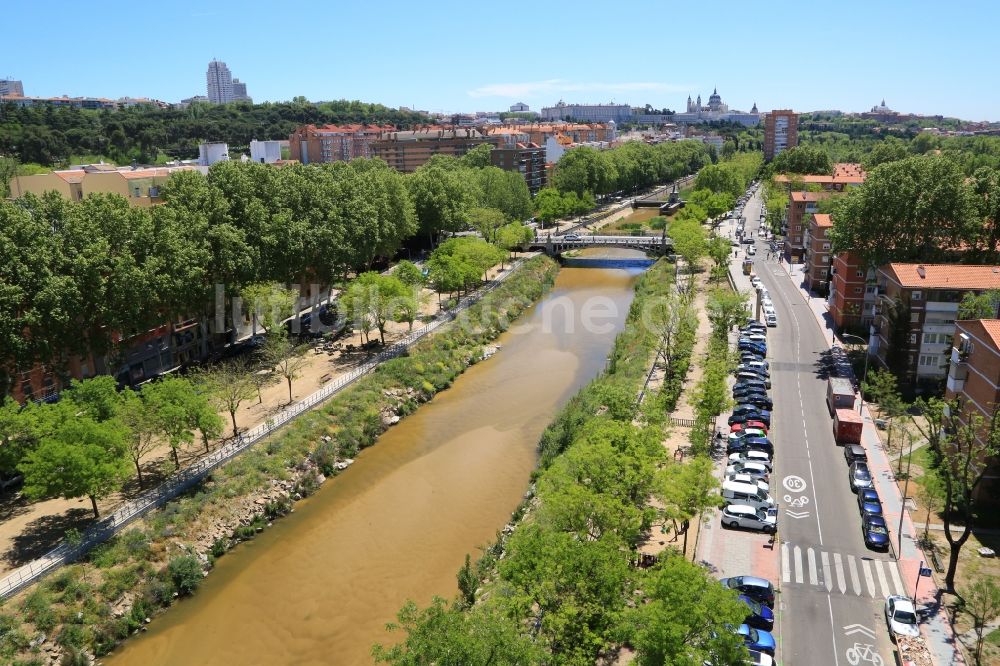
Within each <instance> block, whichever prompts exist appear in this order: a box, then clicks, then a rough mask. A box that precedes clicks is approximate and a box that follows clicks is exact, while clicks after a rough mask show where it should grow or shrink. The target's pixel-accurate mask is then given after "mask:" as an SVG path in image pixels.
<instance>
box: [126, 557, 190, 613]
mask: <svg viewBox="0 0 1000 666" xmlns="http://www.w3.org/2000/svg"><path fill="white" fill-rule="evenodd" d="M188 557H190V556H188ZM192 559H194V558H193V557H192ZM198 568H199V571H200V569H201V567H200V566H199V567H198ZM175 592H177V588H175V587H174V582H173V580H172V579H171V578H168V577H166V576H162V575H160V576H154V577H153V578H152V579H151V580H150V581H149V582H148V583H146V585H144V586H143V588H142V593H141V595H140V596H141V598H142V602H143V606H144V607H145V608H143V613H142V616H143V618H145V616H147V615H149V614H150V613H151V612H152V611H153V610H154V609H155V608H156V607H157V606H159V607H163V608H165V607H167V606H169V605H170V604H172V603H173V602H174V593H175ZM141 620H142V618H140V622H141Z"/></svg>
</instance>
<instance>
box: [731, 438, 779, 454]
mask: <svg viewBox="0 0 1000 666" xmlns="http://www.w3.org/2000/svg"><path fill="white" fill-rule="evenodd" d="M744 451H763V452H764V453H767V454H768V455H774V444H772V443H771V440H769V439H768V438H767V437H742V438H740V439H737V440H730V441H729V442H727V443H726V455H730V454H733V453H743V452H744Z"/></svg>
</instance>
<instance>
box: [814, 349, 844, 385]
mask: <svg viewBox="0 0 1000 666" xmlns="http://www.w3.org/2000/svg"><path fill="white" fill-rule="evenodd" d="M813 367H814V368H815V369H816V376H817V377H818V378H820V379H824V380H825V379H829V378H830V377H846V378H851V377H852V376H853V370H852V369H851V359H850V358H849V357H848V356H847V352H845V351H844V350H843V348H841V347H832V348H830V349H824V350H823V351H821V352H819V354H817V355H816V361H815V362H814V363H813Z"/></svg>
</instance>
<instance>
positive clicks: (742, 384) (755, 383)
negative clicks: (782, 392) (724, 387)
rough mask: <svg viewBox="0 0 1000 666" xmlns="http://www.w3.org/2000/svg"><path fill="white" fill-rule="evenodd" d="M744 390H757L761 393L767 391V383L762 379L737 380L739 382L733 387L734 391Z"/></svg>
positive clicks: (747, 378) (746, 378) (745, 378)
mask: <svg viewBox="0 0 1000 666" xmlns="http://www.w3.org/2000/svg"><path fill="white" fill-rule="evenodd" d="M743 388H757V389H760V390H761V391H766V390H767V383H766V382H765V381H763V380H761V379H751V378H750V377H744V378H743V379H740V380H737V382H736V383H735V384H734V385H733V390H734V391H736V390H738V389H743Z"/></svg>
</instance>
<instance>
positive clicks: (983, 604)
mask: <svg viewBox="0 0 1000 666" xmlns="http://www.w3.org/2000/svg"><path fill="white" fill-rule="evenodd" d="M962 597H963V598H964V600H965V603H964V604H963V605H962V610H963V611H964V612H965V613H966V615H968V616H969V618H970V619H972V628H973V629H975V631H976V664H977V666H978V664H981V663H982V657H983V639H984V633H985V632H984V630H985V629H986V625H987V624H989V623H990V622H992V621H993V620H994V619H995V618H996V617H997V616H1000V586H998V585H997V582H996V580H995V579H993V578H991V577H989V576H986V577H984V578H978V579H976V580H975V581H974V582H972V583H970V584H969V586H968V587H967V588H965V590H963V593H962Z"/></svg>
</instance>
